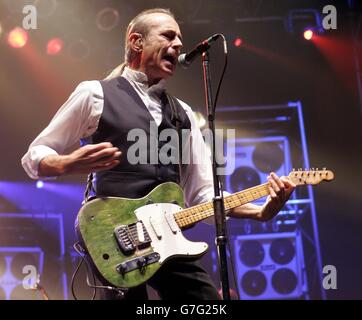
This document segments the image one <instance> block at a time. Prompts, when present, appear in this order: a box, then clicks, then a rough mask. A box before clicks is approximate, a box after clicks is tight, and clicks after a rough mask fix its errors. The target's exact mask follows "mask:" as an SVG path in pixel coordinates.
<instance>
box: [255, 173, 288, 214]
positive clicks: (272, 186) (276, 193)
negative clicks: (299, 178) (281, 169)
mask: <svg viewBox="0 0 362 320" xmlns="http://www.w3.org/2000/svg"><path fill="white" fill-rule="evenodd" d="M268 182H269V186H268V188H269V196H268V198H267V200H266V202H265V204H264V205H263V207H262V209H261V211H260V214H259V215H258V220H260V221H268V220H270V219H272V218H274V217H275V216H276V214H277V213H278V212H279V211H280V210H281V209H282V208H283V206H284V205H285V203H286V202H287V201H288V199H289V197H290V195H291V194H292V192H293V190H294V189H295V184H294V183H293V182H292V181H291V180H290V179H289V177H280V178H279V177H278V176H277V175H276V174H275V173H274V172H272V173H271V174H270V175H269V176H268Z"/></svg>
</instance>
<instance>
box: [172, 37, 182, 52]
mask: <svg viewBox="0 0 362 320" xmlns="http://www.w3.org/2000/svg"><path fill="white" fill-rule="evenodd" d="M172 48H173V49H175V50H176V51H180V50H181V48H182V41H181V39H180V38H179V37H176V38H175V39H174V41H173V43H172Z"/></svg>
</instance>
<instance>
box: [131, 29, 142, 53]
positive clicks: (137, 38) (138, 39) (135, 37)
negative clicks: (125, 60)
mask: <svg viewBox="0 0 362 320" xmlns="http://www.w3.org/2000/svg"><path fill="white" fill-rule="evenodd" d="M128 40H129V43H130V46H131V48H132V50H133V51H135V52H142V49H143V43H142V34H140V33H137V32H134V33H131V34H130V35H129V38H128Z"/></svg>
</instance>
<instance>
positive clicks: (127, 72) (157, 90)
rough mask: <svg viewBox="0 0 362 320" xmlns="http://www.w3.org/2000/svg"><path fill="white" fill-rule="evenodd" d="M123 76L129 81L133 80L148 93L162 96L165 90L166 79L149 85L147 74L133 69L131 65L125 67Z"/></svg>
mask: <svg viewBox="0 0 362 320" xmlns="http://www.w3.org/2000/svg"><path fill="white" fill-rule="evenodd" d="M122 77H124V78H126V79H127V80H128V81H132V82H134V83H135V84H137V85H138V86H139V88H140V89H141V90H143V91H145V92H147V93H148V94H155V95H156V96H158V97H160V96H161V94H162V93H163V92H164V91H165V83H166V81H165V80H164V79H162V80H160V81H159V82H158V83H156V84H154V85H152V86H148V78H147V75H146V74H144V73H143V72H141V71H137V70H133V69H131V68H129V67H127V66H126V67H125V68H124V70H123V72H122Z"/></svg>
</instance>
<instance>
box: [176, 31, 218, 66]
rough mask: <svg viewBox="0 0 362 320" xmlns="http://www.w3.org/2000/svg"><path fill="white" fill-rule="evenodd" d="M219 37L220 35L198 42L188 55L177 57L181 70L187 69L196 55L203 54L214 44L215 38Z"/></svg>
mask: <svg viewBox="0 0 362 320" xmlns="http://www.w3.org/2000/svg"><path fill="white" fill-rule="evenodd" d="M219 37H220V34H214V35H213V36H211V37H209V38H207V39H206V40H204V41H202V42H200V43H199V44H198V45H197V46H196V47H195V48H194V49H192V50H191V51H190V52H188V53H183V54H180V55H179V56H178V63H179V64H180V65H181V66H182V67H183V68H185V69H186V68H188V67H189V66H190V65H191V64H192V62H193V61H194V60H195V59H196V57H197V56H198V55H201V54H202V53H203V52H205V51H206V50H208V49H209V48H210V44H211V43H212V42H214V41H215V40H216V39H217V38H219Z"/></svg>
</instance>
